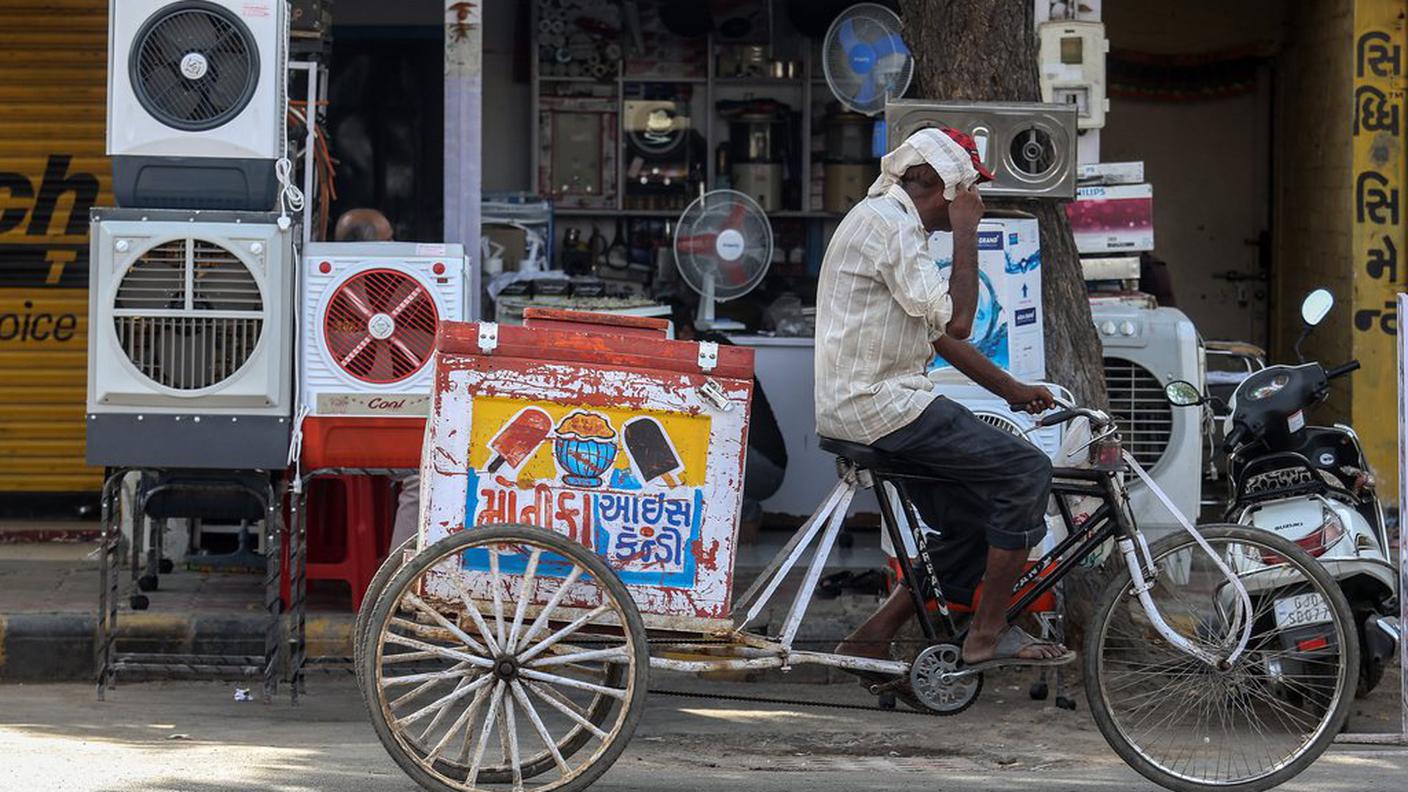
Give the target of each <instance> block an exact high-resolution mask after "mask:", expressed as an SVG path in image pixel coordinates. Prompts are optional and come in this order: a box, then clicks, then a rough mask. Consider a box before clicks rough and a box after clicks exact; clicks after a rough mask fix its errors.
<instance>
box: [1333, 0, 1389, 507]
mask: <svg viewBox="0 0 1408 792" xmlns="http://www.w3.org/2000/svg"><path fill="white" fill-rule="evenodd" d="M1404 43H1405V42H1404V4H1403V0H1356V2H1355V4H1354V52H1353V58H1354V64H1353V74H1354V119H1353V146H1354V152H1353V163H1354V170H1353V173H1352V184H1353V190H1354V208H1353V210H1352V211H1353V217H1352V223H1353V225H1352V232H1351V243H1350V244H1351V246H1352V247H1351V262H1352V267H1353V283H1354V306H1353V308H1354V311H1353V321H1354V333H1353V338H1354V342H1353V356H1354V357H1355V358H1356V359H1358V360H1359V361H1360V363H1361V364H1363V369H1362V370H1361V371H1359V372H1358V373H1357V374H1355V377H1354V385H1353V397H1352V402H1351V415H1352V416H1353V420H1354V423H1355V425H1356V426H1359V427H1360V428H1361V435H1362V440H1363V443H1364V447H1365V448H1364V450H1365V453H1366V454H1367V455H1368V457H1369V462H1370V463H1371V464H1372V465H1374V466H1375V467H1376V469H1377V470H1378V472H1379V482H1380V484H1381V486H1382V494H1383V495H1384V497H1386V498H1390V499H1392V498H1393V497H1394V490H1395V489H1396V487H1397V482H1398V471H1397V460H1398V451H1397V432H1395V431H1393V430H1392V426H1391V424H1389V423H1388V422H1389V421H1390V420H1391V418H1392V416H1394V415H1396V414H1397V394H1398V389H1397V386H1398V377H1397V360H1396V347H1397V345H1396V343H1395V336H1397V334H1398V309H1397V303H1396V299H1397V298H1396V295H1397V293H1398V292H1399V291H1402V290H1403V284H1404V280H1405V276H1408V271H1405V269H1404V266H1405V265H1404V263H1403V262H1402V260H1401V256H1402V255H1403V254H1404V252H1405V251H1404V236H1403V230H1404V225H1405V223H1404V210H1405V208H1408V207H1404V206H1403V204H1402V201H1403V188H1404V159H1403V125H1404V122H1405V118H1404V101H1403V100H1404V65H1405V64H1404V62H1403V59H1404ZM1325 362H1326V363H1327V364H1334V363H1338V362H1339V361H1325Z"/></svg>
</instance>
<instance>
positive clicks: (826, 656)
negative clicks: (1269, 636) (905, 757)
mask: <svg viewBox="0 0 1408 792" xmlns="http://www.w3.org/2000/svg"><path fill="white" fill-rule="evenodd" d="M1126 460H1127V462H1128V464H1129V465H1130V470H1131V472H1133V473H1134V474H1135V475H1138V476H1139V477H1140V478H1141V479H1143V480H1144V481H1145V483H1146V484H1148V485H1149V486H1150V487H1152V488H1154V489H1155V490H1156V491H1157V485H1156V484H1155V483H1154V482H1153V481H1152V480H1151V479H1149V478H1148V476H1147V474H1145V473H1144V471H1143V469H1142V468H1140V467H1139V466H1138V464H1137V463H1136V462H1134V461H1133V460H1132V459H1129V458H1128V457H1126ZM837 462H838V466H839V469H840V474H841V476H840V478H841V480H840V481H839V482H838V483H837V485H836V486H835V488H833V489H832V491H831V493H830V494H829V495H828V496H827V498H826V499H825V500H824V501H823V502H822V505H821V506H820V507H819V508H818V509H817V511H816V512H815V513H814V514H813V515H812V516H811V517H810V518H809V519H808V520H807V521H806V522H805V523H804V524H803V525H802V526H801V527H800V528H799V529H798V530H797V532H796V533H795V534H793V536H792V538H791V539H790V540H789V541H788V543H787V544H786V545H785V546H784V547H783V548H782V550H780V551H779V552H778V554H777V555H776V556H775V557H774V558H773V559H772V561H771V562H769V564H768V566H767V568H766V569H765V570H764V571H763V573H762V574H761V575H759V576H758V578H757V579H756V580H755V581H754V582H753V584H752V585H751V586H749V588H748V589H747V590H746V591H745V592H744V593H743V594H742V595H741V596H740V597H738V599H737V600H735V602H734V605H733V610H732V614H733V616H734V619H735V622H734V637H735V638H736V639H738V640H739V641H741V642H743V643H747V644H751V645H752V647H753V652H752V653H750V656H749V659H748V660H747V661H739V660H733V661H714V662H709V661H703V662H694V661H672V660H667V659H656V658H652V661H651V662H652V665H657V666H659V667H663V668H671V669H674V670H691V671H693V670H712V669H715V668H719V667H720V663H723V664H727V665H728V667H730V668H732V667H735V666H736V667H738V668H743V667H747V668H761V667H786V666H788V665H789V664H791V663H817V664H822V665H831V666H837V667H841V668H853V669H861V670H870V671H877V672H881V673H891V674H899V673H907V671H908V668H907V665H906V664H904V663H899V662H896V661H891V660H874V659H870V658H860V657H850V656H847V655H837V654H832V653H823V652H797V651H793V649H792V644H793V641H794V639H795V638H796V635H797V630H798V628H799V627H800V625H801V622H802V618H803V617H804V616H805V614H806V609H807V605H808V604H809V603H810V601H811V598H812V594H813V592H814V591H815V589H816V585H817V581H818V580H819V579H820V577H821V571H822V568H823V567H824V566H825V564H826V559H827V558H828V557H829V556H830V554H831V550H832V547H833V546H834V544H835V541H836V537H837V535H838V534H839V533H840V530H841V526H842V525H843V524H844V522H845V517H846V511H847V509H848V508H849V506H850V503H851V500H852V499H853V498H854V496H855V492H856V490H858V489H862V488H864V489H870V488H873V489H874V490H875V491H876V496H877V499H878V500H879V503H880V516H881V520H882V523H883V529H884V530H885V531H886V532H887V534H888V536H889V539H890V542H891V544H892V546H893V547H895V548H896V549H897V562H898V565H899V568H900V576H901V579H902V581H903V582H904V584H905V586H906V588H907V589H908V591H909V595H910V598H911V601H912V603H913V606H914V611H915V615H916V617H917V618H918V620H919V625H920V629H921V630H922V632H923V634H924V638H925V640H927V641H928V642H929V643H930V644H934V643H939V642H940V636H939V632H938V630H937V629H936V627H935V624H934V620H933V619H932V618H931V616H930V614H929V608H928V604H927V603H928V600H929V599H933V601H934V602H935V604H936V605H937V608H936V609H937V611H938V613H939V615H940V616H941V617H942V618H943V620H944V622H945V626H946V627H947V628H948V629H947V636H946V642H951V643H960V642H961V641H962V639H963V637H964V635H965V634H966V632H967V631H966V629H964V630H958V629H957V628H956V626H955V625H954V622H953V619H952V616H951V614H950V611H949V607H948V601H947V600H946V599H945V597H944V595H943V591H942V587H941V586H940V585H939V583H938V575H937V573H936V572H935V569H934V566H933V563H932V561H931V560H930V559H929V556H928V554H927V553H924V552H920V553H919V554H918V555H919V559H920V561H921V562H922V564H923V567H924V568H923V573H922V574H920V573H919V572H917V571H916V570H915V568H914V564H913V562H912V560H911V559H910V557H909V554H908V553H907V552H904V548H905V547H906V544H907V543H906V541H905V535H904V533H903V530H904V527H908V528H909V531H910V538H911V539H912V541H913V544H914V546H915V547H916V548H923V547H924V545H925V541H926V540H925V538H924V536H923V533H922V522H921V521H920V519H919V515H918V513H917V511H916V509H915V507H914V503H913V501H912V500H911V499H910V497H909V496H908V495H907V494H906V486H907V485H912V484H915V483H919V484H929V485H934V486H942V482H940V481H939V480H937V479H934V478H932V477H928V476H923V475H917V474H904V473H895V472H890V471H886V472H883V473H876V472H873V471H870V470H867V469H863V468H860V467H858V466H857V465H855V464H854V463H852V462H850V461H849V460H845V459H838V460H837ZM1119 475H1120V474H1119V473H1117V472H1114V471H1107V470H1093V469H1087V468H1056V469H1055V470H1054V471H1053V476H1052V485H1051V494H1052V495H1053V496H1057V497H1056V498H1055V502H1056V506H1057V510H1058V512H1059V514H1060V516H1061V520H1062V522H1063V523H1064V524H1065V527H1066V537H1065V538H1064V539H1063V540H1062V541H1061V542H1060V543H1059V544H1057V545H1056V547H1054V548H1052V549H1051V550H1050V551H1049V552H1048V553H1046V554H1045V555H1044V556H1042V557H1041V559H1039V560H1038V561H1037V562H1036V563H1035V564H1034V565H1032V567H1031V568H1030V569H1028V570H1027V571H1026V572H1024V573H1023V574H1022V575H1021V576H1020V577H1019V578H1018V579H1017V582H1016V583H1015V584H1014V585H1013V588H1012V595H1013V596H1016V599H1015V601H1013V602H1012V603H1011V604H1010V605H1009V607H1008V610H1007V619H1008V621H1011V620H1013V619H1014V618H1016V617H1017V616H1018V615H1019V614H1021V613H1022V612H1023V611H1024V610H1025V609H1026V608H1027V607H1028V606H1029V605H1031V604H1032V603H1033V602H1035V601H1036V600H1037V598H1039V597H1041V596H1042V595H1043V594H1045V593H1046V592H1048V591H1050V590H1051V589H1053V588H1054V587H1055V586H1056V585H1057V584H1059V583H1060V582H1061V580H1062V579H1064V578H1065V576H1066V575H1067V574H1069V573H1070V572H1071V570H1072V569H1074V568H1075V567H1076V566H1077V565H1078V564H1080V562H1081V561H1082V560H1083V559H1084V558H1086V557H1087V556H1089V555H1090V554H1091V553H1093V552H1095V551H1096V550H1097V549H1099V547H1100V546H1101V545H1102V544H1103V543H1104V542H1105V541H1107V540H1110V539H1114V540H1115V542H1116V544H1117V548H1118V550H1119V552H1120V554H1121V555H1122V556H1123V557H1124V560H1125V563H1126V565H1127V567H1128V569H1129V572H1130V579H1131V581H1132V583H1133V590H1134V592H1135V594H1136V595H1137V596H1138V597H1139V599H1140V602H1141V604H1142V605H1143V607H1144V609H1145V611H1146V613H1148V615H1149V618H1150V621H1151V623H1152V625H1153V626H1154V628H1155V629H1156V630H1157V631H1158V632H1159V633H1160V634H1161V635H1162V636H1163V637H1164V638H1165V639H1166V640H1168V641H1169V642H1170V643H1171V644H1172V645H1174V646H1177V647H1179V648H1180V649H1182V650H1183V651H1184V652H1186V653H1188V654H1190V655H1192V656H1194V657H1197V658H1198V659H1200V660H1202V661H1203V662H1205V663H1208V664H1209V665H1217V664H1219V663H1223V662H1226V661H1228V660H1229V659H1235V658H1236V657H1237V656H1238V655H1239V654H1240V653H1241V652H1242V650H1243V649H1244V648H1245V646H1246V641H1247V638H1248V636H1249V633H1250V627H1251V625H1250V623H1249V622H1248V621H1247V620H1246V619H1245V618H1243V616H1244V615H1245V613H1246V612H1249V610H1248V611H1242V610H1241V606H1240V605H1239V615H1238V617H1237V621H1238V622H1239V623H1238V624H1237V626H1236V627H1235V628H1234V629H1233V630H1232V631H1230V632H1240V633H1241V635H1240V641H1238V642H1237V644H1236V645H1235V646H1230V647H1229V648H1230V649H1231V651H1230V652H1228V653H1227V654H1225V655H1218V654H1214V653H1212V652H1209V651H1208V650H1206V649H1204V648H1202V647H1200V646H1197V645H1194V644H1192V643H1191V642H1189V641H1188V640H1187V639H1186V638H1184V637H1183V636H1182V635H1180V634H1179V633H1178V632H1177V631H1175V630H1174V629H1173V628H1172V627H1170V626H1168V624H1167V623H1166V622H1165V621H1164V619H1163V617H1162V615H1161V614H1160V613H1159V611H1158V608H1157V606H1156V605H1155V604H1154V603H1153V601H1152V599H1151V598H1150V597H1149V594H1148V592H1149V590H1150V589H1152V588H1153V586H1154V577H1155V575H1156V573H1157V570H1156V569H1155V567H1154V563H1153V559H1152V556H1151V555H1150V553H1149V548H1148V543H1147V542H1146V541H1145V540H1144V537H1143V535H1142V534H1141V533H1140V532H1139V528H1138V526H1137V524H1136V523H1135V521H1134V519H1133V517H1132V516H1131V514H1130V512H1129V508H1128V506H1129V504H1128V493H1127V491H1126V489H1125V485H1124V484H1123V482H1122V481H1120V478H1119ZM1158 494H1161V493H1158ZM1067 496H1077V497H1093V498H1097V499H1098V500H1099V501H1100V506H1099V507H1098V508H1097V509H1096V510H1095V511H1094V512H1093V513H1092V514H1091V515H1090V516H1089V517H1088V518H1086V520H1085V521H1084V522H1082V523H1081V524H1080V525H1076V523H1075V517H1074V515H1073V514H1072V513H1071V509H1070V505H1069V501H1068V500H1067ZM1170 508H1171V505H1170ZM901 515H903V517H904V519H903V520H901V519H900V516H901ZM1178 516H1179V517H1180V519H1182V515H1178ZM1185 522H1186V521H1185ZM1189 530H1192V528H1191V526H1189ZM1194 537H1195V539H1197V538H1198V537H1197V534H1196V532H1194ZM1198 541H1199V543H1200V544H1201V540H1200V539H1199V540H1198ZM814 542H815V544H816V549H815V551H814V552H813V554H812V558H811V561H810V564H809V565H808V568H807V572H806V575H805V576H804V578H803V581H802V585H801V587H800V588H799V589H798V591H797V593H796V596H795V597H794V598H793V601H792V605H791V606H790V607H789V608H788V611H787V616H786V618H785V620H784V622H783V627H782V630H781V632H780V633H779V634H778V636H777V637H776V638H775V639H771V638H763V637H761V636H753V635H748V634H746V632H745V630H746V627H747V625H748V624H749V623H751V622H752V621H753V620H754V619H756V618H757V617H758V615H759V614H760V613H761V612H762V610H763V608H764V607H765V606H766V605H767V603H768V602H769V601H770V599H771V598H772V596H773V594H775V593H776V591H777V589H778V587H779V586H780V584H781V583H782V581H783V579H784V578H785V577H786V576H787V575H788V573H789V572H791V571H792V569H794V568H795V567H796V566H797V564H799V563H800V562H801V559H802V556H803V555H804V554H805V553H806V550H807V549H808V547H810V546H811V545H812V544H813V543H814ZM1136 548H1137V549H1138V552H1136ZM1204 549H1205V550H1206V549H1207V548H1206V546H1204ZM1214 561H1215V563H1217V565H1218V566H1219V567H1220V568H1222V570H1223V571H1224V573H1226V574H1227V576H1228V579H1229V581H1230V582H1231V583H1232V584H1233V586H1234V587H1235V589H1236V590H1237V591H1239V592H1240V594H1241V596H1242V598H1243V599H1242V600H1239V602H1243V601H1245V602H1247V604H1248V605H1249V600H1245V597H1246V590H1245V588H1244V587H1243V586H1242V585H1241V582H1240V580H1239V579H1238V578H1237V576H1236V575H1235V574H1233V573H1231V571H1230V570H1227V569H1226V568H1225V566H1223V565H1222V563H1221V561H1220V560H1219V559H1216V558H1215V557H1214ZM1028 587H1030V588H1028ZM1024 589H1026V590H1025V591H1024ZM774 653H775V654H776V656H769V655H773V654H774ZM740 662H743V663H745V665H738V664H739V663H740ZM963 673H964V672H961V671H960V672H957V674H958V675H962V674H963Z"/></svg>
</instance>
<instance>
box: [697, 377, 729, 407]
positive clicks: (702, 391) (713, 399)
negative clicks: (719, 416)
mask: <svg viewBox="0 0 1408 792" xmlns="http://www.w3.org/2000/svg"><path fill="white" fill-rule="evenodd" d="M698 390H699V395H700V396H703V397H704V399H705V401H707V402H709V403H710V404H712V405H714V407H715V408H717V409H718V410H719V411H720V412H728V411H729V410H732V409H733V402H731V401H729V400H728V394H727V393H724V388H723V386H722V385H720V384H719V383H717V382H715V381H714V380H711V379H706V380H704V384H703V385H700V386H699V388H698Z"/></svg>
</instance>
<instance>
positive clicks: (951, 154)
mask: <svg viewBox="0 0 1408 792" xmlns="http://www.w3.org/2000/svg"><path fill="white" fill-rule="evenodd" d="M992 180H993V175H992V171H990V170H988V169H987V168H985V167H983V161H982V157H981V156H980V155H979V153H978V146H977V144H976V143H974V142H973V138H972V137H970V136H969V135H967V134H965V133H963V132H960V131H958V130H956V129H950V128H948V127H940V128H929V129H921V130H919V131H918V132H915V133H914V134H912V135H910V136H909V137H907V138H905V141H904V142H903V143H901V144H900V145H899V146H898V147H897V148H895V150H894V151H891V152H890V153H889V154H886V155H885V156H884V157H882V158H881V160H880V175H879V177H877V178H876V179H875V181H874V182H873V183H872V184H871V185H870V189H869V190H868V191H867V195H869V196H871V197H874V196H877V195H883V194H885V192H886V191H888V190H889V189H890V188H891V187H894V186H895V185H900V187H902V188H903V189H904V191H905V192H906V193H908V194H909V197H910V199H911V200H912V201H913V202H914V205H915V208H916V209H918V210H919V218H920V220H921V221H922V222H923V223H924V227H925V228H926V229H928V230H930V231H948V230H950V229H949V223H948V204H949V202H950V201H952V200H953V199H954V198H955V197H956V196H957V195H958V192H959V191H960V190H971V189H973V188H974V187H975V186H976V185H979V184H982V183H983V182H988V181H992Z"/></svg>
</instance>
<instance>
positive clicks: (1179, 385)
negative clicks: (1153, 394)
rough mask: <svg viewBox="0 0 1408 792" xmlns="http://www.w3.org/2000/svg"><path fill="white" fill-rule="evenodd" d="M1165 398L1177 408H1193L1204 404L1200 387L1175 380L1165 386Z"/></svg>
mask: <svg viewBox="0 0 1408 792" xmlns="http://www.w3.org/2000/svg"><path fill="white" fill-rule="evenodd" d="M1164 396H1166V397H1167V398H1168V403H1169V404H1172V405H1173V406H1175V407H1193V406H1195V405H1198V404H1202V403H1203V394H1202V393H1201V392H1200V391H1199V390H1198V386H1196V385H1194V384H1193V383H1191V382H1185V381H1183V380H1174V381H1173V382H1170V383H1169V384H1167V385H1165V386H1164Z"/></svg>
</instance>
